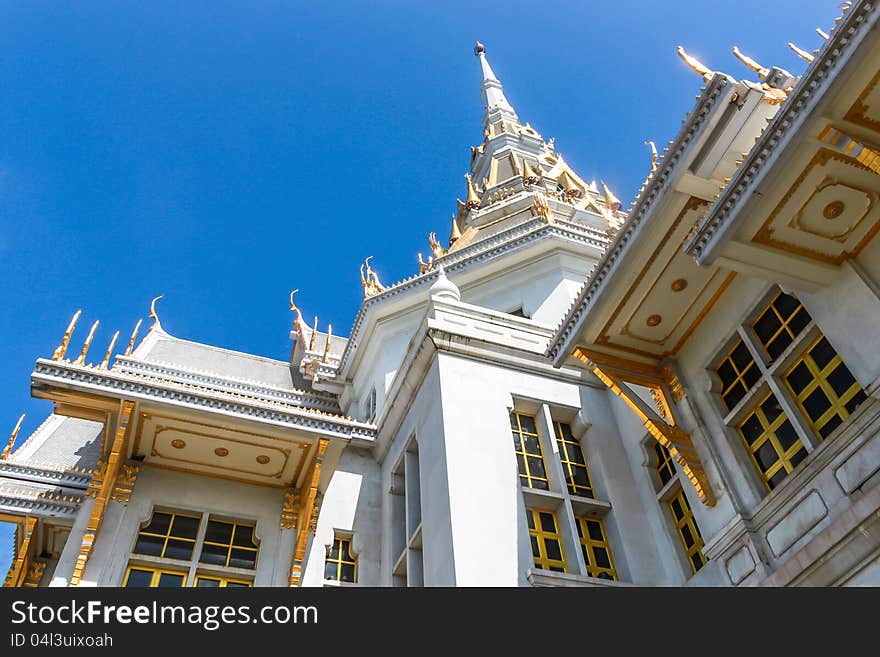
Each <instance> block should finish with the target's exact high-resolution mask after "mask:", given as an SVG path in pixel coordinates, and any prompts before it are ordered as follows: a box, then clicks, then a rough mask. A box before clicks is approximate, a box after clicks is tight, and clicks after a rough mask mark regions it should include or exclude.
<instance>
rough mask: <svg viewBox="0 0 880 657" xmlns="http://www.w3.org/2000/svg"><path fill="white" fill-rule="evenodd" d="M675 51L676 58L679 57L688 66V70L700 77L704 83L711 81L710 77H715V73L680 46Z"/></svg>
mask: <svg viewBox="0 0 880 657" xmlns="http://www.w3.org/2000/svg"><path fill="white" fill-rule="evenodd" d="M676 51H677V52H678V56H679V57H681V59H682V61H683V62H684V63H685V64H687V65H688V68H690V69H691V70H692V71H693V72H694V73H696V74H698V75H700V76H702V77H703V80H704V81H705V82H709V80H711V79H712V77H713V76H714V75H715V71H713V70H712V69H710V68H709V67H707V66H706V65H705V64H703V62H701V61H700V60H699V59H697V58H696V57H694V56H693V55H689V54H687V52H686V51H685V49H684V48H682V47H681V46H678V47H677V48H676Z"/></svg>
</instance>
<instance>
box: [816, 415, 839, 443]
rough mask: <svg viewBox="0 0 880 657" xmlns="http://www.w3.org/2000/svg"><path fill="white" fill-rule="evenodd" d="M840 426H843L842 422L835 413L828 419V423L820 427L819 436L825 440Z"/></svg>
mask: <svg viewBox="0 0 880 657" xmlns="http://www.w3.org/2000/svg"><path fill="white" fill-rule="evenodd" d="M841 424H843V420H841V419H840V416H839V415H838V414H837V413H835V414H834V415H832V416H831V417H830V418H828V421H827V422H826V423H825V424H823V425H822V428H821V429H819V435H820V436H822V438H823V439H825V438H827V437H828V436H830V435H831V433H832V432H833V431H834V430H835V429H836V428H837V427H839V426H840V425H841Z"/></svg>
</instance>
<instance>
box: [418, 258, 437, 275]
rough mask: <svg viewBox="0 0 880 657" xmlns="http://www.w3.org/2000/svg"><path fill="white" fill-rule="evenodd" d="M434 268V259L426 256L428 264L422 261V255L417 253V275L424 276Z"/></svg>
mask: <svg viewBox="0 0 880 657" xmlns="http://www.w3.org/2000/svg"><path fill="white" fill-rule="evenodd" d="M433 266H434V258H432V257H430V256H428V262H425V261H424V260H422V254H421V253H419V273H420V274H424V273H425V272H426V271H428V270H429V269H431V267H433Z"/></svg>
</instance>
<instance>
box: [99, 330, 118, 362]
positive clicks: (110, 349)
mask: <svg viewBox="0 0 880 657" xmlns="http://www.w3.org/2000/svg"><path fill="white" fill-rule="evenodd" d="M118 339H119V331H116V333H114V334H113V339H112V340H110V345H109V346H108V347H107V351H106V352H105V353H104V360H102V361H101V364H100V365H98V369H99V370H106V369H107V366H108V365H109V364H110V357H111V356H112V355H113V347H115V346H116V340H118Z"/></svg>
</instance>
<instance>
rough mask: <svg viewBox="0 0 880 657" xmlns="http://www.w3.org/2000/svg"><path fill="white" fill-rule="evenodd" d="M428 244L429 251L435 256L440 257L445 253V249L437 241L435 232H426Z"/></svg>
mask: <svg viewBox="0 0 880 657" xmlns="http://www.w3.org/2000/svg"><path fill="white" fill-rule="evenodd" d="M428 244H430V245H431V253H433V254H434V257H435V258H440V257H442V256H443V255H445V254H446V249H444V248H443V245H442V244H440V242H438V241H437V233H428Z"/></svg>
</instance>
